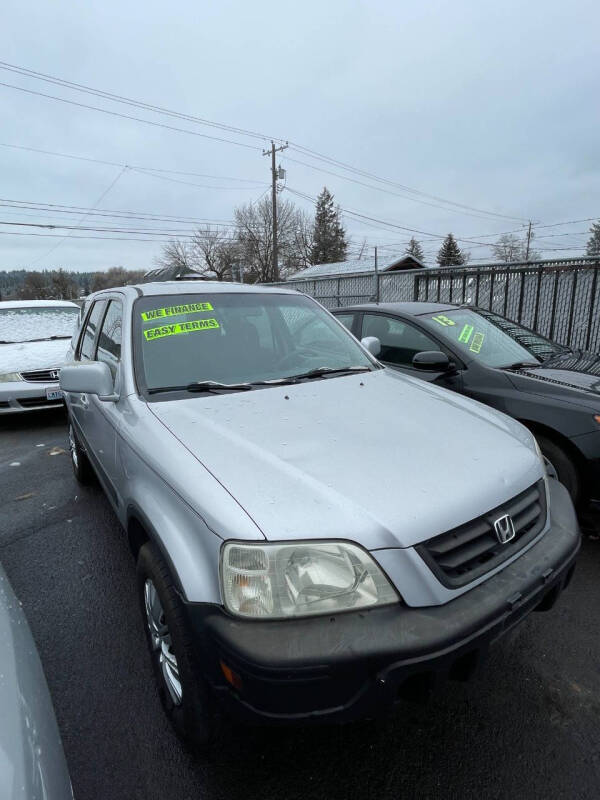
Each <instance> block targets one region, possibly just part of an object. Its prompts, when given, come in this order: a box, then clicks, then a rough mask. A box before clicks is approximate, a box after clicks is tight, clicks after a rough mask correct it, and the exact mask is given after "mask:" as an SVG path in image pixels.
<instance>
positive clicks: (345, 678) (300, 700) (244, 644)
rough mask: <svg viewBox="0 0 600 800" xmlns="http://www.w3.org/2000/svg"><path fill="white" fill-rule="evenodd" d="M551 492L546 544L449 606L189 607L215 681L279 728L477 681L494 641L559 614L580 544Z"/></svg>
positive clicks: (240, 712) (252, 714)
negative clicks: (342, 609) (440, 684)
mask: <svg viewBox="0 0 600 800" xmlns="http://www.w3.org/2000/svg"><path fill="white" fill-rule="evenodd" d="M552 483H553V484H554V486H553V488H552V491H551V506H550V508H551V527H550V529H549V530H548V532H547V533H546V534H545V535H544V536H543V537H542V539H541V540H540V541H539V542H538V543H537V544H535V545H534V546H533V547H531V548H530V549H529V550H527V551H526V552H525V553H523V555H521V556H520V557H519V558H517V559H516V560H515V561H513V562H512V563H511V564H509V565H508V566H507V567H506V568H505V569H503V570H501V571H500V572H498V573H497V574H495V575H494V576H493V577H491V578H489V579H488V580H487V581H484V583H482V584H480V585H479V586H476V587H475V588H474V589H471V590H470V591H468V592H466V593H465V594H463V595H461V596H460V597H458V598H456V599H455V600H452V601H451V602H449V603H447V604H445V605H442V606H434V607H427V608H409V607H407V606H404V605H400V604H399V605H393V606H385V607H380V608H374V609H372V610H363V611H357V612H347V613H344V614H339V615H337V616H332V617H329V616H326V617H313V618H309V619H298V620H284V621H281V620H279V621H262V622H261V621H247V620H240V619H235V618H233V617H231V616H230V615H229V614H227V613H226V612H225V611H224V610H223V609H222V608H221V607H220V606H215V605H208V604H192V603H188V604H186V611H187V615H188V620H189V623H190V626H191V629H192V631H193V633H194V637H195V642H196V645H197V652H198V656H199V658H200V660H201V663H202V665H203V667H204V673H205V677H206V679H207V680H208V682H209V684H210V685H211V686H212V688H213V690H214V692H215V694H216V695H217V696H218V697H219V698H220V699H221V701H222V703H223V704H224V705H225V707H226V708H227V709H228V710H229V712H230V713H232V714H234V715H235V716H238V717H241V718H242V719H245V720H246V721H248V722H269V723H278V722H280V723H281V722H293V721H301V720H306V721H308V720H327V721H335V722H338V721H346V720H350V719H356V718H361V717H367V716H373V715H375V714H377V713H379V712H381V711H383V710H385V709H386V708H388V707H389V706H391V705H392V704H393V703H394V702H395V701H397V700H398V699H400V698H401V697H403V696H405V695H406V694H412V693H413V692H414V690H415V689H416V688H421V687H428V686H430V685H431V684H433V683H435V682H436V681H437V680H438V679H439V678H440V677H455V678H459V679H460V678H463V679H464V678H465V677H468V675H469V674H470V673H471V672H472V671H473V670H474V668H475V667H476V666H477V664H478V662H479V661H480V660H481V657H482V655H484V654H485V651H486V650H487V648H488V647H489V645H490V644H491V643H492V642H494V641H495V640H496V639H498V638H499V637H500V636H501V635H502V634H504V633H506V632H507V631H509V630H510V629H511V628H512V627H514V626H515V625H516V624H517V623H519V622H520V621H521V620H522V619H523V618H524V617H526V616H527V614H529V613H530V612H531V611H533V610H546V609H548V608H551V607H552V605H553V604H554V602H555V601H556V599H557V597H558V595H559V594H560V593H561V591H562V590H563V589H564V588H565V587H566V586H567V584H568V582H569V580H570V578H571V575H572V573H573V570H574V566H575V559H576V556H577V553H578V551H579V547H580V535H579V530H578V527H577V521H576V518H575V514H574V512H573V507H572V504H571V501H570V499H569V497H568V494H567V492H566V490H565V489H564V488H563V487H562V486H560V484H557V483H555V482H552ZM223 665H225V670H224V669H223ZM226 673H227V674H228V675H229V681H228V680H227V679H226V678H225V674H226ZM232 683H233V684H235V685H232Z"/></svg>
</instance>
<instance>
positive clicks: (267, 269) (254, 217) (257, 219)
mask: <svg viewBox="0 0 600 800" xmlns="http://www.w3.org/2000/svg"><path fill="white" fill-rule="evenodd" d="M234 219H235V223H236V227H237V238H238V242H239V244H240V256H241V258H242V262H243V264H244V266H245V268H246V271H247V273H246V274H247V275H248V278H249V280H250V281H252V282H257V283H268V282H269V281H272V280H273V279H274V276H273V265H272V252H273V230H272V219H273V214H272V204H271V200H270V199H269V198H265V199H264V200H261V201H260V202H259V203H246V204H245V205H243V206H239V207H238V208H236V209H235V211H234ZM304 224H305V220H304V219H303V215H302V213H301V212H300V211H299V210H298V209H297V208H296V206H295V205H294V204H293V203H292V202H290V201H289V200H283V201H280V202H279V203H278V205H277V240H278V250H279V260H280V265H279V266H280V273H281V275H286V274H287V275H290V274H292V273H293V272H296V271H297V270H298V269H300V268H301V267H302V266H304V265H305V263H306V262H305V261H304V256H303V254H302V252H301V250H300V248H299V238H298V237H299V236H300V240H302V239H303V235H302V234H299V232H300V231H301V230H302V229H303V226H304Z"/></svg>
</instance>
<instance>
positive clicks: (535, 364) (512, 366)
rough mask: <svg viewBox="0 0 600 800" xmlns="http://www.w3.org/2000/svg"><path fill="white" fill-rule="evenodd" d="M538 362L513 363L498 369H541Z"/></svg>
mask: <svg viewBox="0 0 600 800" xmlns="http://www.w3.org/2000/svg"><path fill="white" fill-rule="evenodd" d="M541 366H542V365H541V364H540V362H539V361H515V363H514V364H505V365H504V366H503V367H500V369H524V368H525V367H541Z"/></svg>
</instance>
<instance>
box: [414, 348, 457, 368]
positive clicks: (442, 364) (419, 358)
mask: <svg viewBox="0 0 600 800" xmlns="http://www.w3.org/2000/svg"><path fill="white" fill-rule="evenodd" d="M412 365H413V367H414V368H415V369H420V370H423V372H451V371H452V370H453V369H456V364H455V363H454V361H450V359H449V358H448V356H447V355H446V354H445V353H442V352H441V350H424V351H423V352H421V353H416V354H415V355H414V357H413V360H412Z"/></svg>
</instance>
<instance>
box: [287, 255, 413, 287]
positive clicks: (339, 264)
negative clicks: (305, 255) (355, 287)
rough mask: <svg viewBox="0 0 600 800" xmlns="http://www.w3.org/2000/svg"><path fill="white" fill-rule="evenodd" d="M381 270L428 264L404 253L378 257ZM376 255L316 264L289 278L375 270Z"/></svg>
mask: <svg viewBox="0 0 600 800" xmlns="http://www.w3.org/2000/svg"><path fill="white" fill-rule="evenodd" d="M377 269H378V270H379V272H390V271H393V270H396V269H398V270H399V269H426V265H425V264H424V263H423V262H422V261H420V260H419V259H418V258H415V256H411V255H408V254H406V253H405V254H404V255H403V256H400V257H398V256H394V257H393V258H387V259H386V258H385V257H383V258H382V257H381V256H380V257H379V258H378V259H377ZM374 271H375V257H374V256H368V257H366V258H361V259H354V260H353V261H336V262H334V263H333V264H314V265H313V266H312V267H307V268H306V269H303V270H300V272H295V273H294V274H293V275H290V276H289V278H288V279H287V280H289V281H296V280H303V279H304V278H320V277H326V276H328V275H351V274H353V273H360V272H374Z"/></svg>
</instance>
